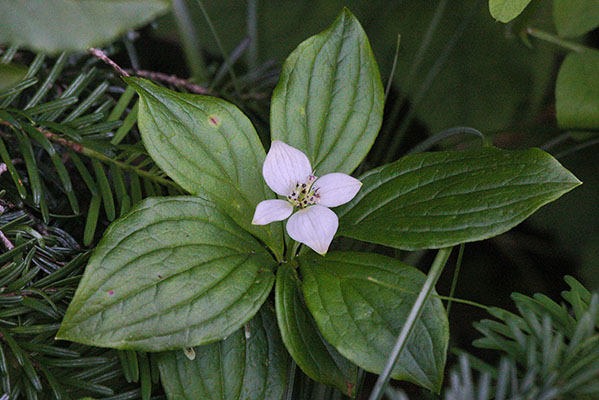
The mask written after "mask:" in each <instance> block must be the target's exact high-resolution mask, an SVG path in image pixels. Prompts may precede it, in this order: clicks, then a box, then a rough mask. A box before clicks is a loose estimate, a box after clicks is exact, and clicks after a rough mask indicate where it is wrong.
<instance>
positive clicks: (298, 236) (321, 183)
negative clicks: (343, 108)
mask: <svg viewBox="0 0 599 400" xmlns="http://www.w3.org/2000/svg"><path fill="white" fill-rule="evenodd" d="M262 174H263V176H264V180H265V181H266V184H267V185H268V187H269V188H271V189H272V191H273V192H275V193H276V194H278V195H279V196H281V197H284V198H285V200H282V199H276V200H264V201H261V202H260V203H258V205H257V206H256V211H255V213H254V218H253V220H252V224H254V225H266V224H270V223H271V222H275V221H282V220H284V219H286V218H288V217H290V218H289V221H287V233H288V234H289V236H290V237H291V238H292V239H293V240H295V241H297V242H300V243H303V244H305V245H306V246H308V247H310V248H311V249H312V250H314V251H315V252H317V253H318V254H321V255H324V254H326V253H327V251H328V249H329V246H330V244H331V241H332V240H333V237H334V236H335V233H336V232H337V228H338V227H339V219H338V218H337V215H336V214H335V213H334V212H333V211H331V210H330V209H329V208H330V207H337V206H340V205H342V204H345V203H347V202H348V201H350V200H351V199H353V198H354V196H355V195H356V194H357V193H358V191H359V190H360V187H361V186H362V183H361V182H360V181H359V180H357V179H356V178H352V177H351V176H349V175H347V174H343V173H340V172H333V173H330V174H325V175H323V176H321V177H317V176H315V175H314V172H313V171H312V166H311V165H310V160H308V157H307V156H306V155H305V154H304V153H302V152H301V151H300V150H298V149H296V148H294V147H292V146H289V145H288V144H285V143H283V142H282V141H280V140H274V141H273V142H272V145H271V147H270V150H269V151H268V154H267V155H266V159H265V160H264V164H263V166H262ZM294 211H295V213H294ZM292 214H293V215H292Z"/></svg>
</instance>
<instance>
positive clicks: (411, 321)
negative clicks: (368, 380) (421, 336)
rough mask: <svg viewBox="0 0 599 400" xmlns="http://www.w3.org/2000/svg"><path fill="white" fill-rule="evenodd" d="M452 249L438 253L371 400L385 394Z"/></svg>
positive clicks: (371, 395)
mask: <svg viewBox="0 0 599 400" xmlns="http://www.w3.org/2000/svg"><path fill="white" fill-rule="evenodd" d="M451 249H452V247H446V248H444V249H440V250H439V252H438V253H437V256H436V257H435V260H434V261H433V265H431V269H430V271H429V272H428V275H427V277H426V281H425V282H424V285H422V289H421V290H420V293H419V294H418V297H417V298H416V301H415V302H414V305H413V306H412V309H411V310H410V314H409V315H408V318H407V320H406V323H405V324H404V326H403V327H402V328H401V332H400V333H399V336H398V337H397V342H396V343H395V346H394V347H393V350H392V351H391V355H390V356H389V358H388V360H387V365H385V368H384V369H383V372H382V373H381V375H379V378H378V380H377V381H376V384H375V385H374V389H373V390H372V393H371V394H370V397H369V400H380V399H381V398H382V397H383V395H384V394H385V387H386V386H387V384H388V383H389V379H390V378H391V372H392V371H393V368H394V367H395V363H396V362H397V360H398V359H399V356H400V355H401V352H402V351H403V349H404V348H405V347H406V344H407V343H408V339H409V338H410V335H411V334H412V332H413V331H414V327H415V326H416V322H417V321H418V319H419V318H420V315H422V312H423V311H424V306H425V305H426V302H427V301H428V299H429V298H430V296H431V293H432V292H433V289H434V288H435V284H436V283H437V281H438V280H439V277H440V276H441V272H443V268H444V267H445V264H446V263H447V259H448V258H449V255H450V254H451Z"/></svg>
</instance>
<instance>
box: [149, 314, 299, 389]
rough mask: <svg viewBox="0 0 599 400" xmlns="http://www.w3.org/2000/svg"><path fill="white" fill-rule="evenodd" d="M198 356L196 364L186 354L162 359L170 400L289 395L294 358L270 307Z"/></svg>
mask: <svg viewBox="0 0 599 400" xmlns="http://www.w3.org/2000/svg"><path fill="white" fill-rule="evenodd" d="M194 352H195V355H196V356H195V359H194V360H190V359H189V358H188V357H187V356H186V355H185V354H184V352H183V350H177V351H171V352H166V353H160V354H159V356H158V365H159V367H160V377H161V381H162V385H163V387H164V391H165V392H166V394H167V397H168V398H169V399H170V400H186V399H206V400H212V399H214V400H216V399H218V400H260V399H264V400H271V399H272V400H275V399H281V398H283V395H284V394H285V388H286V387H287V376H288V373H289V372H288V369H289V356H288V354H287V352H286V351H285V347H284V346H283V343H282V342H281V337H280V335H279V332H278V330H277V325H276V321H275V317H274V313H273V311H272V307H271V306H269V305H265V306H264V307H262V309H261V310H260V312H259V313H258V314H257V315H256V316H255V317H254V319H252V320H251V321H250V322H248V323H247V324H246V325H245V327H244V328H242V329H240V330H238V331H237V332H235V333H233V334H232V335H231V336H229V337H228V338H227V339H225V340H223V341H221V342H218V343H213V344H209V345H206V346H202V347H196V348H195V349H194Z"/></svg>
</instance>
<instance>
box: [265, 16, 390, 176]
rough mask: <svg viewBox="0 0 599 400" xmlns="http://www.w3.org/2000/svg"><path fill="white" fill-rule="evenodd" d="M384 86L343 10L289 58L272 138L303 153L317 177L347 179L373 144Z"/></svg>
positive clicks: (356, 24)
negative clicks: (344, 175) (328, 175)
mask: <svg viewBox="0 0 599 400" xmlns="http://www.w3.org/2000/svg"><path fill="white" fill-rule="evenodd" d="M383 97H384V93H383V86H382V84H381V78H380V75H379V71H378V67H377V65H376V61H375V59H374V56H373V54H372V50H371V49H370V44H369V43H368V38H367V37H366V34H365V33H364V30H363V29H362V27H361V26H360V23H359V22H358V20H357V19H356V18H355V17H354V16H353V15H352V14H351V13H350V12H349V10H347V9H344V10H343V11H342V12H341V14H340V15H339V16H338V17H337V19H336V20H335V22H334V23H333V25H331V27H330V28H328V29H327V30H325V31H324V32H322V33H320V34H318V35H316V36H313V37H311V38H310V39H308V40H306V41H304V42H303V43H301V44H300V45H299V46H298V47H297V49H295V51H294V52H293V53H291V55H290V56H289V57H288V58H287V60H286V61H285V64H284V65H283V69H282V71H281V76H280V78H279V83H278V84H277V87H276V88H275V90H274V93H273V96H272V106H271V114H270V123H271V131H272V138H273V139H278V140H282V141H283V142H285V143H287V144H289V145H291V146H293V147H296V148H298V149H300V150H302V151H303V152H304V153H306V154H307V155H308V157H309V158H310V161H311V163H312V168H314V170H315V171H317V172H318V173H320V174H322V173H327V172H334V171H337V172H345V173H351V172H352V171H353V170H354V169H355V168H356V167H357V166H358V164H359V163H360V161H362V159H363V158H364V157H365V156H366V154H367V153H368V151H369V150H370V147H371V146H372V144H373V143H374V139H375V138H376V136H377V134H378V131H379V128H380V126H381V121H382V116H383V101H384V99H383Z"/></svg>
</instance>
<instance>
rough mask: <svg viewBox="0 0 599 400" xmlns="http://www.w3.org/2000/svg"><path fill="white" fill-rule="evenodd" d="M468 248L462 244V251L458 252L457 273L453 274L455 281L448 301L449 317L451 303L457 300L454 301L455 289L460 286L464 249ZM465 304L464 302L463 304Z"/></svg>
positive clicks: (453, 280)
mask: <svg viewBox="0 0 599 400" xmlns="http://www.w3.org/2000/svg"><path fill="white" fill-rule="evenodd" d="M465 248H466V244H465V243H462V244H461V245H460V250H459V251H458V260H457V261H456V263H455V272H454V273H453V279H452V281H451V289H449V300H448V301H447V307H446V310H447V315H449V310H450V309H451V302H452V301H456V303H458V301H457V300H455V299H454V297H453V296H454V294H455V289H456V287H457V285H458V277H459V276H460V269H461V267H462V260H463V258H464V249H465ZM462 303H463V302H462Z"/></svg>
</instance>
